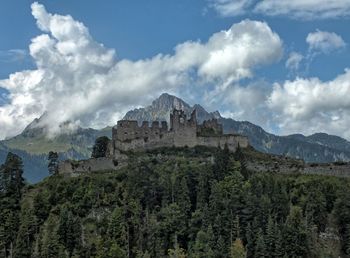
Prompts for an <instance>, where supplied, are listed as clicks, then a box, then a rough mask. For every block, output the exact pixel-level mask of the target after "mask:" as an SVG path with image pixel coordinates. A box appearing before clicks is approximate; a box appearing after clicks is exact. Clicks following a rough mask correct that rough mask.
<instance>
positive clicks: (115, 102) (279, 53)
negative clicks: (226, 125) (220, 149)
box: [0, 0, 350, 140]
mask: <svg viewBox="0 0 350 258" xmlns="http://www.w3.org/2000/svg"><path fill="white" fill-rule="evenodd" d="M349 28H350V0H294V1H290V0H191V1H188V0H176V1H173V0H145V1H138V0H105V1H97V0H89V1H82V0H80V1H79V0H74V1H72V0H60V1H48V0H47V1H37V2H35V1H29V0H2V1H1V7H0V35H1V37H0V139H4V138H7V137H11V136H14V135H16V134H18V133H20V132H21V131H22V130H23V129H24V128H25V127H26V126H27V125H28V124H29V123H30V122H31V121H33V120H34V119H35V118H38V117H40V116H42V115H43V114H45V116H43V119H42V120H41V123H42V125H46V126H48V128H49V131H48V136H54V135H57V134H58V133H61V132H62V127H60V126H59V125H60V124H62V123H64V122H66V121H70V122H71V123H70V125H71V127H70V128H68V129H67V128H66V129H67V130H74V128H77V127H78V126H82V127H92V128H102V127H105V126H107V125H114V124H116V122H117V121H118V120H119V119H121V118H122V117H123V115H124V114H125V113H126V112H127V111H128V110H130V109H133V108H136V107H141V106H146V105H148V104H150V103H151V101H152V100H153V99H155V98H156V97H158V96H159V95H160V94H161V93H163V92H167V93H170V94H175V95H176V96H178V97H181V98H182V99H184V100H185V101H187V102H189V103H190V104H195V103H198V104H201V105H202V106H204V107H205V108H206V109H207V110H209V111H214V110H219V111H220V113H221V114H222V115H223V116H225V117H231V118H233V119H235V120H247V121H250V122H252V123H255V124H257V125H259V126H261V127H263V128H264V129H265V130H267V131H269V132H272V133H275V134H278V135H287V134H293V133H303V134H305V135H310V134H313V133H316V132H326V133H329V134H335V135H339V136H341V137H344V138H346V139H348V140H349V139H350V130H349V128H350V97H348V96H350V70H349V69H348V68H350V65H349V60H350V59H349V58H350V49H349V42H350V33H349Z"/></svg>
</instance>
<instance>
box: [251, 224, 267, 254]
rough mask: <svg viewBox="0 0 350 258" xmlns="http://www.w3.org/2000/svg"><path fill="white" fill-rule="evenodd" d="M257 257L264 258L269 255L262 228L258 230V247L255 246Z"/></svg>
mask: <svg viewBox="0 0 350 258" xmlns="http://www.w3.org/2000/svg"><path fill="white" fill-rule="evenodd" d="M254 257H255V258H264V257H269V255H267V253H266V245H265V241H264V234H263V231H262V229H261V228H260V229H259V231H258V235H257V239H256V247H255V253H254Z"/></svg>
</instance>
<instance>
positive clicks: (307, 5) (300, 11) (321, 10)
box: [210, 0, 350, 20]
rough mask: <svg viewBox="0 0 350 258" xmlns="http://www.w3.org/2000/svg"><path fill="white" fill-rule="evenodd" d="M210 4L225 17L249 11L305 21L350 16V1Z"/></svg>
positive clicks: (217, 1) (260, 0)
mask: <svg viewBox="0 0 350 258" xmlns="http://www.w3.org/2000/svg"><path fill="white" fill-rule="evenodd" d="M213 2H214V4H213ZM210 3H211V6H212V7H213V8H215V10H216V11H218V12H219V13H220V14H221V15H223V16H236V15H239V14H242V13H245V12H248V11H251V12H255V13H261V14H264V15H267V16H285V15H287V16H289V17H292V18H296V19H304V20H307V19H309V20H311V19H326V18H339V17H348V16H349V15H350V2H349V1H348V0H292V1H291V0H256V1H251V0H211V1H210Z"/></svg>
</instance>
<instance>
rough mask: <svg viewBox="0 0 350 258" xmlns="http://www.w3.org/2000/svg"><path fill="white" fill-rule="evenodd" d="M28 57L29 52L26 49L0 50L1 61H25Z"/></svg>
mask: <svg viewBox="0 0 350 258" xmlns="http://www.w3.org/2000/svg"><path fill="white" fill-rule="evenodd" d="M27 57H28V53H27V51H26V50H24V49H10V50H0V62H1V63H12V62H18V61H23V60H24V59H26V58H27Z"/></svg>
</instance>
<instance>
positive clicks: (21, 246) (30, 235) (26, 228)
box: [14, 203, 36, 258]
mask: <svg viewBox="0 0 350 258" xmlns="http://www.w3.org/2000/svg"><path fill="white" fill-rule="evenodd" d="M20 217H21V219H20V227H19V230H18V233H17V238H16V244H15V247H16V248H15V250H14V257H15V258H16V257H18V258H25V257H31V253H32V250H33V247H32V242H33V240H34V234H35V231H36V218H35V216H34V211H33V209H32V208H31V207H30V205H29V203H25V204H24V205H23V207H22V211H21V216H20Z"/></svg>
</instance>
